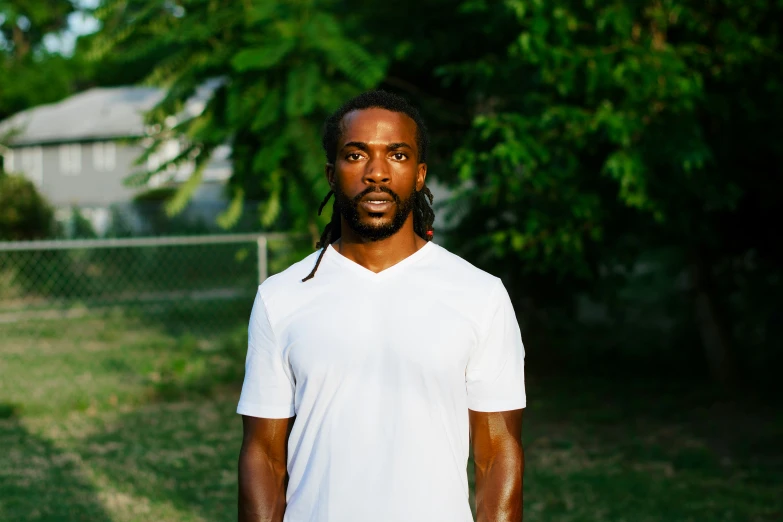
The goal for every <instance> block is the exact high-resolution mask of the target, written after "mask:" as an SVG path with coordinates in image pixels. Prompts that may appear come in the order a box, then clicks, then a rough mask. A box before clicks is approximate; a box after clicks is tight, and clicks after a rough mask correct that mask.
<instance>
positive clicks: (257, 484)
mask: <svg viewBox="0 0 783 522" xmlns="http://www.w3.org/2000/svg"><path fill="white" fill-rule="evenodd" d="M293 425H294V418H293V417H292V418H290V419H259V418H256V417H248V416H245V415H243V416H242V428H243V438H242V449H241V450H240V452H239V522H282V521H283V514H284V513H285V504H286V501H285V490H286V484H287V482H288V473H287V469H286V462H287V453H288V436H289V435H290V433H291V427H292V426H293Z"/></svg>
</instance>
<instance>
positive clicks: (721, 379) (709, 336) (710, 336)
mask: <svg viewBox="0 0 783 522" xmlns="http://www.w3.org/2000/svg"><path fill="white" fill-rule="evenodd" d="M690 271H691V278H692V284H693V286H692V291H693V305H694V311H695V313H696V322H697V323H698V327H699V334H700V336H701V342H702V347H703V349H704V354H705V356H706V358H707V364H708V365H709V369H710V374H711V375H712V379H713V380H714V381H715V382H716V383H717V384H719V385H720V386H721V387H722V388H724V389H731V388H733V387H734V386H735V385H736V383H737V374H736V369H735V366H734V359H733V357H732V353H731V337H730V335H729V330H730V329H729V328H728V325H727V323H726V321H725V320H724V319H723V314H721V312H720V309H719V305H718V303H717V300H716V299H715V295H714V288H713V286H712V284H711V283H712V282H711V278H712V276H711V274H710V273H709V270H707V269H706V268H705V264H704V262H703V259H702V258H701V256H699V255H698V254H697V255H696V256H694V259H693V261H692V262H691V270H690Z"/></svg>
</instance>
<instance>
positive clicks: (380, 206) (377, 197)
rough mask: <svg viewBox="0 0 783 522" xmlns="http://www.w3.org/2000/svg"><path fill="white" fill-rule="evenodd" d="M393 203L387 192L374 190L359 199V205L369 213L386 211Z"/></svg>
mask: <svg viewBox="0 0 783 522" xmlns="http://www.w3.org/2000/svg"><path fill="white" fill-rule="evenodd" d="M393 203H394V199H393V198H392V197H391V196H390V195H389V194H386V193H385V192H381V193H378V192H375V193H371V194H367V195H366V196H364V197H363V198H362V199H361V200H360V201H359V206H360V207H362V208H363V209H364V210H365V211H367V212H369V213H371V214H376V213H384V212H386V211H387V210H389V209H390V208H391V206H392V204H393Z"/></svg>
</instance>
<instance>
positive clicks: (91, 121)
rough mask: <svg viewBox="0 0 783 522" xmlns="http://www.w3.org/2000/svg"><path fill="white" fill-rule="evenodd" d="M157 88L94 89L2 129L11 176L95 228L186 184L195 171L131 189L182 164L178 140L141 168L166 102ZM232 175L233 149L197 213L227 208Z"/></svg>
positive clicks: (225, 151) (213, 168) (197, 106)
mask: <svg viewBox="0 0 783 522" xmlns="http://www.w3.org/2000/svg"><path fill="white" fill-rule="evenodd" d="M210 92H211V87H210V86H205V87H204V88H202V89H201V90H200V91H199V92H198V93H197V94H196V95H195V96H194V97H193V98H192V99H191V101H190V102H189V104H188V106H187V107H186V108H185V111H184V112H185V116H187V115H194V114H198V113H200V112H201V111H202V110H203V108H204V103H205V101H206V98H207V97H208V95H209V93H210ZM163 95H164V91H163V90H161V89H157V88H151V87H137V86H132V87H113V88H94V89H90V90H87V91H84V92H81V93H78V94H75V95H73V96H71V97H70V98H66V99H65V100H62V101H60V102H57V103H53V104H49V105H42V106H39V107H34V108H32V109H30V110H27V111H24V112H21V113H18V114H16V115H14V116H12V117H11V118H9V119H7V120H5V121H3V122H0V142H2V143H3V145H0V155H2V157H3V166H4V169H5V171H6V172H19V173H21V174H23V175H24V176H26V177H28V178H29V179H30V180H31V181H33V183H35V184H36V185H37V186H38V189H39V190H40V191H41V193H42V194H43V195H44V196H45V197H46V198H47V199H48V200H49V202H51V203H52V205H53V206H54V207H55V208H56V209H59V210H60V214H62V213H63V212H64V209H68V210H69V211H70V208H72V207H78V208H81V209H85V212H86V215H87V217H88V218H91V220H92V221H94V222H95V223H94V224H96V225H97V228H103V227H102V226H101V224H100V222H101V221H104V220H105V218H102V217H101V215H102V214H106V213H107V212H108V211H107V209H108V208H109V207H111V206H113V205H122V204H127V203H129V202H130V201H132V200H133V198H134V196H136V195H137V194H139V193H141V192H144V191H146V190H148V189H149V188H155V187H159V186H162V185H164V184H167V183H175V184H176V183H178V182H182V181H184V180H186V179H187V178H188V176H189V175H190V173H191V172H192V166H191V165H185V166H183V167H180V168H176V169H170V170H168V171H167V172H163V173H160V174H158V175H156V176H153V178H152V179H150V181H149V182H148V184H147V186H146V187H129V186H126V185H125V183H124V180H125V179H126V178H127V177H128V176H129V175H130V174H132V173H134V172H138V171H139V170H144V169H145V167H146V169H149V170H153V169H155V168H157V167H158V166H159V165H160V164H161V163H162V162H165V161H167V160H169V159H172V158H174V157H176V156H177V155H178V154H179V152H180V146H181V144H180V143H179V142H178V141H176V140H172V141H169V142H167V143H165V144H164V145H163V146H162V147H161V148H160V150H159V151H157V152H156V153H154V154H151V155H150V156H149V158H148V159H147V162H146V163H147V164H146V165H137V164H136V162H137V161H138V159H139V157H140V156H141V155H142V154H143V152H144V151H145V150H146V147H148V146H149V145H150V143H151V140H150V139H149V138H147V139H145V136H148V135H149V132H148V131H149V130H150V129H147V128H146V127H145V124H144V117H143V116H144V113H145V112H146V111H148V110H150V109H151V108H152V107H154V106H155V104H156V103H157V102H158V101H160V100H161V99H162V96H163ZM230 175H231V162H230V148H229V147H228V146H225V147H220V148H218V149H217V150H216V151H215V152H214V154H213V157H212V160H211V162H210V163H209V164H208V166H207V168H206V170H205V172H204V176H203V180H204V181H203V183H202V184H201V186H200V187H199V189H198V191H197V192H196V194H195V195H194V197H193V202H194V204H196V205H199V204H201V205H202V206H212V207H218V206H221V207H222V206H224V204H225V198H224V194H223V187H224V185H225V182H226V180H228V178H229V177H230Z"/></svg>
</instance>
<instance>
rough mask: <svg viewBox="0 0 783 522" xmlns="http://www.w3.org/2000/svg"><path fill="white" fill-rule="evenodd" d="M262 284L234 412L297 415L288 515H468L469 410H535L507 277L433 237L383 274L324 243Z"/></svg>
mask: <svg viewBox="0 0 783 522" xmlns="http://www.w3.org/2000/svg"><path fill="white" fill-rule="evenodd" d="M317 254H318V252H316V253H314V254H312V255H311V256H308V257H307V258H306V259H304V260H303V261H301V262H299V263H296V264H295V265H293V266H291V267H290V268H289V269H287V270H286V271H284V272H282V273H280V274H277V275H274V276H272V277H270V278H269V279H267V280H266V281H264V283H263V284H262V285H261V286H260V287H259V289H258V294H257V296H256V300H255V304H254V306H253V311H252V314H251V317H250V326H249V336H248V337H249V341H248V344H249V347H248V353H247V361H246V368H245V371H246V373H245V382H244V385H243V387H242V395H241V397H240V400H239V406H238V408H237V412H238V413H240V414H242V415H249V416H253V417H265V418H288V417H292V416H294V415H295V416H296V420H295V421H294V425H293V428H292V431H291V435H290V438H289V442H288V474H289V482H288V490H287V494H286V498H287V507H286V512H285V519H284V520H285V521H286V522H369V521H373V522H387V521H388V522H401V521H405V522H417V521H421V522H425V521H426V522H437V521H443V522H470V521H472V520H473V519H472V516H471V512H470V507H469V504H468V480H467V474H466V468H467V460H468V449H469V422H468V409H472V410H474V411H507V410H515V409H519V408H524V407H525V384H524V355H525V354H524V348H523V346H522V339H521V336H520V331H519V326H518V324H517V320H516V317H515V315H514V310H513V308H512V305H511V301H510V300H509V297H508V293H507V292H506V290H505V288H504V287H503V284H502V283H501V282H500V280H499V279H498V278H496V277H494V276H491V275H489V274H487V273H486V272H483V271H481V270H479V269H477V268H475V267H474V266H473V265H471V264H470V263H468V262H467V261H464V260H463V259H461V258H459V257H457V256H455V255H454V254H451V253H450V252H448V251H447V250H445V249H443V248H441V247H440V246H438V245H436V244H434V243H427V244H426V245H425V246H424V247H422V248H421V249H419V250H418V251H417V252H415V253H414V254H413V255H411V256H409V257H407V258H406V259H404V260H403V261H401V262H399V263H398V264H396V265H394V266H392V267H390V268H388V269H386V270H383V271H382V272H380V273H377V274H376V273H374V272H372V271H370V270H368V269H366V268H364V267H362V266H361V265H359V264H357V263H355V262H353V261H351V260H349V259H348V258H346V257H344V256H342V255H341V254H340V253H338V252H337V251H336V250H334V248H332V247H331V246H329V247H327V251H326V254H325V255H324V258H323V260H322V262H321V266H320V267H319V268H318V271H317V272H316V274H315V277H314V278H313V279H310V280H309V281H307V282H305V283H303V282H302V281H301V280H302V278H303V277H305V276H306V275H307V274H308V273H310V270H312V268H313V265H314V263H315V260H316V257H317Z"/></svg>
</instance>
